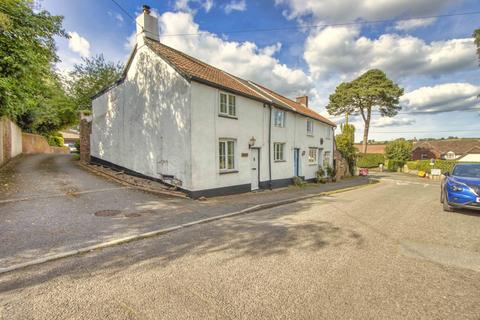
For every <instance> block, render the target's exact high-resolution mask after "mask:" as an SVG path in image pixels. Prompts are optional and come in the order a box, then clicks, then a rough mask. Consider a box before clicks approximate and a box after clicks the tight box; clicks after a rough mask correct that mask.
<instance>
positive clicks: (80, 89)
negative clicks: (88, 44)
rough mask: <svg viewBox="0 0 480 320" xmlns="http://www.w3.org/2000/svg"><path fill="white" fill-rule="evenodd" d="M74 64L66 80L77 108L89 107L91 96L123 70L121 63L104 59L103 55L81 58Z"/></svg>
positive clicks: (110, 82)
mask: <svg viewBox="0 0 480 320" xmlns="http://www.w3.org/2000/svg"><path fill="white" fill-rule="evenodd" d="M82 60H83V61H82V63H81V64H76V65H75V66H74V67H73V71H72V72H71V73H70V75H69V76H70V79H69V80H67V87H68V91H69V94H70V95H71V97H72V98H73V100H74V102H75V105H76V108H77V110H84V109H91V98H92V96H93V95H95V94H96V93H98V92H99V91H100V90H102V89H103V88H105V87H107V86H109V85H111V84H112V83H114V82H115V81H117V80H118V79H119V78H120V76H121V74H122V70H123V65H122V64H121V63H118V62H117V63H113V62H107V61H105V58H104V57H103V55H97V56H94V57H92V58H83V59H82Z"/></svg>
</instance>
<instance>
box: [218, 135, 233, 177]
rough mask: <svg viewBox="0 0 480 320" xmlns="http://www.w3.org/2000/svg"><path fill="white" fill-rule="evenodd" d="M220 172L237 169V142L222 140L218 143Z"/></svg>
mask: <svg viewBox="0 0 480 320" xmlns="http://www.w3.org/2000/svg"><path fill="white" fill-rule="evenodd" d="M218 156H219V164H220V170H232V169H235V140H229V139H222V140H220V141H219V143H218Z"/></svg>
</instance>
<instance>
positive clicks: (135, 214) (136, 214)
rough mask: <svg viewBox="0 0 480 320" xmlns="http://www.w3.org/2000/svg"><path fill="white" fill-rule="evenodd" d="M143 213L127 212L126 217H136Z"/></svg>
mask: <svg viewBox="0 0 480 320" xmlns="http://www.w3.org/2000/svg"><path fill="white" fill-rule="evenodd" d="M140 216H141V214H140V213H138V212H131V213H125V217H127V218H135V217H140Z"/></svg>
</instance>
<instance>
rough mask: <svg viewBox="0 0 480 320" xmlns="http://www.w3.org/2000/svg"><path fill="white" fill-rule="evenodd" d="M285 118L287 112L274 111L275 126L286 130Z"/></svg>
mask: <svg viewBox="0 0 480 320" xmlns="http://www.w3.org/2000/svg"><path fill="white" fill-rule="evenodd" d="M280 114H281V115H282V116H281V118H280V119H279V118H277V116H278V115H280ZM285 117H286V114H285V111H283V110H279V109H274V110H273V125H274V126H275V127H279V128H284V127H285Z"/></svg>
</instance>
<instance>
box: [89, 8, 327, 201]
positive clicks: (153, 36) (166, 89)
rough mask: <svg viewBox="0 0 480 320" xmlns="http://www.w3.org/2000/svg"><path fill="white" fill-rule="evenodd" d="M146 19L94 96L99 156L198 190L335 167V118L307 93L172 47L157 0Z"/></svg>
mask: <svg viewBox="0 0 480 320" xmlns="http://www.w3.org/2000/svg"><path fill="white" fill-rule="evenodd" d="M137 26H138V28H137V35H136V39H137V43H136V46H135V48H134V49H133V53H132V54H131V56H130V59H129V61H128V63H127V65H126V69H125V71H124V74H123V76H122V78H121V79H120V80H119V81H118V82H117V83H115V84H114V85H112V86H111V87H109V88H106V89H105V90H103V91H101V92H99V93H98V94H97V95H96V96H95V97H94V98H93V101H92V134H91V136H90V139H91V141H90V142H91V143H90V146H91V161H92V162H95V163H100V164H103V165H108V166H112V167H116V168H121V169H122V170H125V171H126V172H131V173H133V174H140V175H142V176H146V177H148V178H153V179H158V180H161V181H163V182H166V183H170V184H174V185H176V186H177V187H178V188H180V189H181V190H183V191H185V192H186V193H187V194H188V195H190V196H191V197H193V198H197V197H201V196H212V195H222V194H231V193H240V192H246V191H251V190H257V189H264V188H275V187H282V186H286V185H288V184H290V183H291V181H292V177H295V176H298V177H302V178H304V179H305V180H311V179H314V178H315V176H316V172H317V171H318V169H319V168H322V167H323V168H326V167H332V166H333V152H334V141H335V139H334V130H335V123H333V122H332V121H330V120H328V119H326V118H324V117H322V116H321V115H319V114H318V113H317V112H315V111H314V110H313V109H311V108H310V107H309V105H308V97H307V96H302V97H298V98H297V99H295V100H292V99H289V98H287V97H285V96H283V95H281V94H279V93H276V92H274V91H272V90H270V89H268V88H267V87H265V86H263V85H260V84H258V83H254V82H252V81H248V80H245V79H241V78H239V77H236V76H234V75H232V74H230V73H227V72H225V71H223V70H220V69H218V68H215V67H213V66H211V65H209V64H207V63H205V62H202V61H200V60H198V59H196V58H193V57H191V56H188V55H186V54H185V53H183V52H180V51H178V50H175V49H173V48H170V47H168V46H166V45H165V44H163V43H161V42H160V41H159V30H158V20H157V18H156V17H154V16H153V15H150V9H149V8H148V7H145V8H144V11H143V13H141V14H140V16H139V17H138V18H137ZM271 78H272V81H278V79H275V75H274V74H272V75H271Z"/></svg>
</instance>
